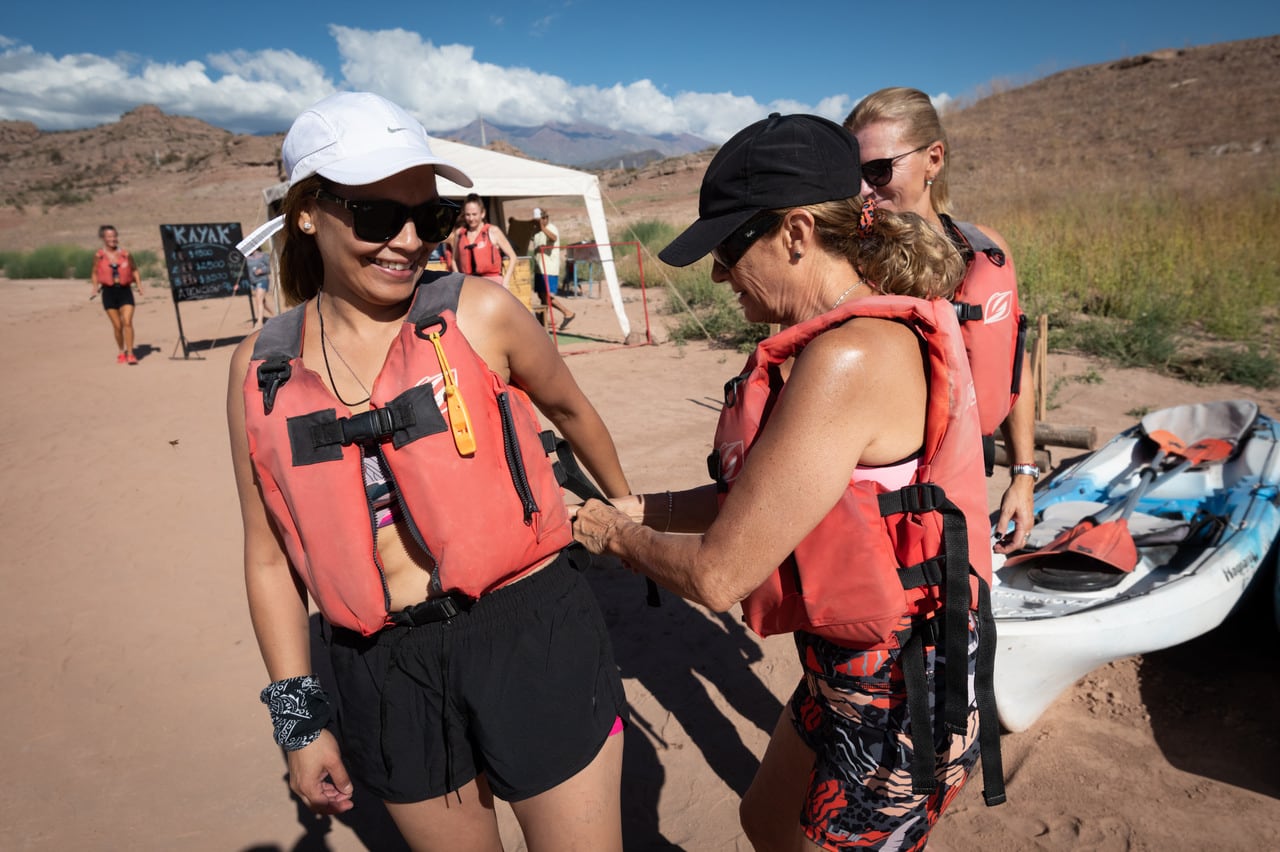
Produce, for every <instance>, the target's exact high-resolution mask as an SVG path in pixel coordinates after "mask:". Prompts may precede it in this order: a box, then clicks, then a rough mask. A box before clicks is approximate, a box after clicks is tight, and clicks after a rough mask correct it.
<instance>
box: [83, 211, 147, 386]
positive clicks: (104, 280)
mask: <svg viewBox="0 0 1280 852" xmlns="http://www.w3.org/2000/svg"><path fill="white" fill-rule="evenodd" d="M98 238H99V239H100V240H102V248H100V249H98V250H97V251H96V252H94V255H93V277H92V278H91V279H90V280H89V286H90V287H92V288H93V293H92V295H91V296H90V298H92V296H101V297H102V309H103V310H104V311H106V312H107V319H109V320H111V332H112V333H113V334H114V335H115V337H116V349H118V350H120V351H119V354H117V355H116V363H117V364H137V363H138V356H136V355H135V354H134V353H133V304H134V303H133V287H137V288H138V295H142V294H143V290H142V276H141V274H140V273H139V272H138V267H137V266H136V265H135V264H134V262H133V257H131V256H130V254H129V252H127V251H125V250H124V249H122V248H120V235H119V233H118V232H117V231H116V228H115V226H114V225H103V226H102V227H100V228H98Z"/></svg>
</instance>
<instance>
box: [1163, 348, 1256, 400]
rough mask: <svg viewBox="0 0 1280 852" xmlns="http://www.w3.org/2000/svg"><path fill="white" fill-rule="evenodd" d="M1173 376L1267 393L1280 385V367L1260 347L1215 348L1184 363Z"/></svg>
mask: <svg viewBox="0 0 1280 852" xmlns="http://www.w3.org/2000/svg"><path fill="white" fill-rule="evenodd" d="M1173 372H1175V373H1176V374H1178V375H1181V376H1183V377H1185V378H1187V379H1189V380H1191V381H1193V382H1196V383H1197V384H1205V385H1215V384H1220V383H1222V382H1230V383H1231V384H1235V385H1245V386H1247V387H1251V388H1257V389H1259V390H1263V389H1265V388H1273V387H1275V386H1276V385H1277V384H1280V364H1278V363H1277V361H1276V359H1275V357H1274V356H1272V355H1268V354H1266V353H1264V352H1262V351H1260V350H1259V349H1258V347H1256V346H1248V347H1245V348H1243V349H1242V348H1240V347H1235V346H1213V347H1210V348H1209V349H1208V350H1207V351H1206V352H1205V353H1204V354H1202V355H1198V356H1190V357H1186V358H1183V359H1180V360H1179V361H1177V362H1176V363H1175V364H1174V365H1173Z"/></svg>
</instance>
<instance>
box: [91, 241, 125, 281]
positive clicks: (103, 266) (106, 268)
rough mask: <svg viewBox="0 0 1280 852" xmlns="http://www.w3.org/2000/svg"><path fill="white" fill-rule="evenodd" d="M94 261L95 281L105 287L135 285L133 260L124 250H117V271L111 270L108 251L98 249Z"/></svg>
mask: <svg viewBox="0 0 1280 852" xmlns="http://www.w3.org/2000/svg"><path fill="white" fill-rule="evenodd" d="M93 261H94V263H93V277H94V280H96V281H97V282H98V283H99V284H101V285H102V286H103V287H127V286H129V285H130V284H132V283H133V280H134V274H133V258H131V257H130V256H129V252H127V251H125V250H124V249H116V267H117V268H116V269H112V268H111V258H109V257H107V250H106V249H98V251H97V252H95V253H94V255H93Z"/></svg>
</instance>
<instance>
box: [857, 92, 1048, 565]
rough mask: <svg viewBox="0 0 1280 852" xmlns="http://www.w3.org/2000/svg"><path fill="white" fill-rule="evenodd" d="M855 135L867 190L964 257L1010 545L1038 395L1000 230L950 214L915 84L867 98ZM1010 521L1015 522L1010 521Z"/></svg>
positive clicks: (1026, 523)
mask: <svg viewBox="0 0 1280 852" xmlns="http://www.w3.org/2000/svg"><path fill="white" fill-rule="evenodd" d="M844 126H845V127H846V128H847V129H848V130H849V131H850V132H851V133H853V135H854V136H855V137H857V140H858V147H859V149H860V150H861V152H862V153H861V156H862V191H863V194H864V195H865V196H866V197H868V198H871V199H874V200H875V202H876V203H877V204H878V205H879V206H880V207H882V208H884V209H886V210H894V211H898V212H905V213H915V214H917V215H919V216H921V217H922V218H924V220H925V221H927V222H928V223H929V224H930V225H932V226H933V227H934V228H935V229H936V230H937V231H938V232H939V233H942V234H945V235H946V236H947V237H948V238H949V239H950V240H951V242H952V243H953V244H954V245H955V247H956V249H957V250H958V251H960V252H961V253H962V254H963V255H964V258H965V262H966V265H967V267H966V272H965V277H964V280H963V281H961V282H960V284H959V286H958V287H957V288H956V292H955V294H954V295H953V296H952V297H951V298H952V301H953V302H954V303H955V304H956V309H957V315H958V317H959V319H960V321H961V325H960V329H961V332H962V334H963V335H964V339H965V349H966V350H967V352H968V353H969V361H970V364H971V366H972V368H973V383H974V387H975V389H976V390H977V393H978V409H979V414H980V416H981V425H982V435H983V454H984V458H985V463H986V469H987V475H988V476H990V475H991V472H992V466H993V462H994V452H995V440H994V433H995V431H996V429H997V428H998V429H999V430H1000V432H1001V433H1002V435H1003V437H1004V441H1005V447H1006V448H1007V451H1008V454H1009V460H1010V462H1011V464H1010V469H1009V487H1008V488H1007V489H1006V490H1005V492H1004V495H1003V496H1002V497H1001V499H1000V513H999V515H998V516H997V519H996V525H995V535H996V541H995V547H994V550H995V552H996V553H1011V552H1013V551H1015V550H1017V549H1018V548H1020V547H1022V546H1023V544H1024V543H1025V542H1026V537H1027V532H1028V531H1029V530H1030V529H1031V524H1032V515H1033V514H1034V501H1033V496H1032V488H1033V486H1034V485H1035V482H1036V479H1037V478H1038V477H1039V475H1040V469H1039V468H1038V467H1037V466H1036V463H1035V399H1034V394H1033V392H1032V389H1031V376H1030V371H1029V370H1026V369H1023V361H1024V348H1025V347H1024V343H1025V335H1026V317H1025V316H1024V315H1023V313H1022V311H1021V310H1020V308H1019V306H1018V278H1017V274H1016V272H1015V271H1014V267H1013V255H1012V253H1011V252H1010V251H1009V246H1008V245H1007V244H1006V243H1005V241H1004V238H1003V237H1001V236H1000V235H999V234H998V233H996V232H995V231H993V230H992V229H991V228H989V227H987V226H985V225H974V224H971V223H968V222H956V221H955V220H953V219H952V218H951V215H950V213H951V198H950V188H949V186H948V168H947V155H948V154H949V153H950V152H949V150H948V147H947V134H946V131H945V130H943V128H942V122H941V121H940V120H939V119H938V113H937V110H935V109H934V107H933V103H932V102H931V101H930V100H929V96H928V95H926V94H925V93H924V92H921V91H919V90H918V89H908V88H903V87H894V88H888V89H881V90H880V91H878V92H874V93H872V94H870V95H867V96H866V97H865V98H863V99H862V100H861V101H860V102H859V103H858V105H857V106H856V107H854V109H853V111H852V112H850V113H849V116H848V117H847V118H846V119H845V121H844ZM1010 524H1012V525H1013V528H1012V529H1010V528H1009V527H1010Z"/></svg>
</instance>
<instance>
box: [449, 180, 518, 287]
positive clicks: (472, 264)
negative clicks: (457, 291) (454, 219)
mask: <svg viewBox="0 0 1280 852" xmlns="http://www.w3.org/2000/svg"><path fill="white" fill-rule="evenodd" d="M484 217H485V210H484V202H483V201H481V200H480V196H478V195H476V194H475V193H474V192H473V193H471V194H470V195H468V196H467V200H466V201H464V202H463V204H462V221H463V225H462V227H461V228H458V230H456V231H454V233H453V236H452V237H451V238H450V240H449V248H450V251H449V258H450V262H451V263H452V266H450V267H449V268H450V269H451V270H452V271H454V272H461V273H462V274H464V275H479V276H480V277H481V278H488V279H489V280H490V281H492V282H494V283H495V284H501V285H502V286H503V287H506V288H507V289H508V290H510V289H511V273H512V271H513V270H514V269H515V268H516V265H515V259H516V252H515V249H513V248H512V247H511V242H510V241H509V240H508V239H507V235H506V234H504V233H502V231H501V230H500V229H498V228H497V227H495V226H493V225H490V224H489V223H488V222H486V221H485V220H484ZM504 258H505V259H506V261H507V262H506V264H505V268H504V264H503V259H504Z"/></svg>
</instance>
